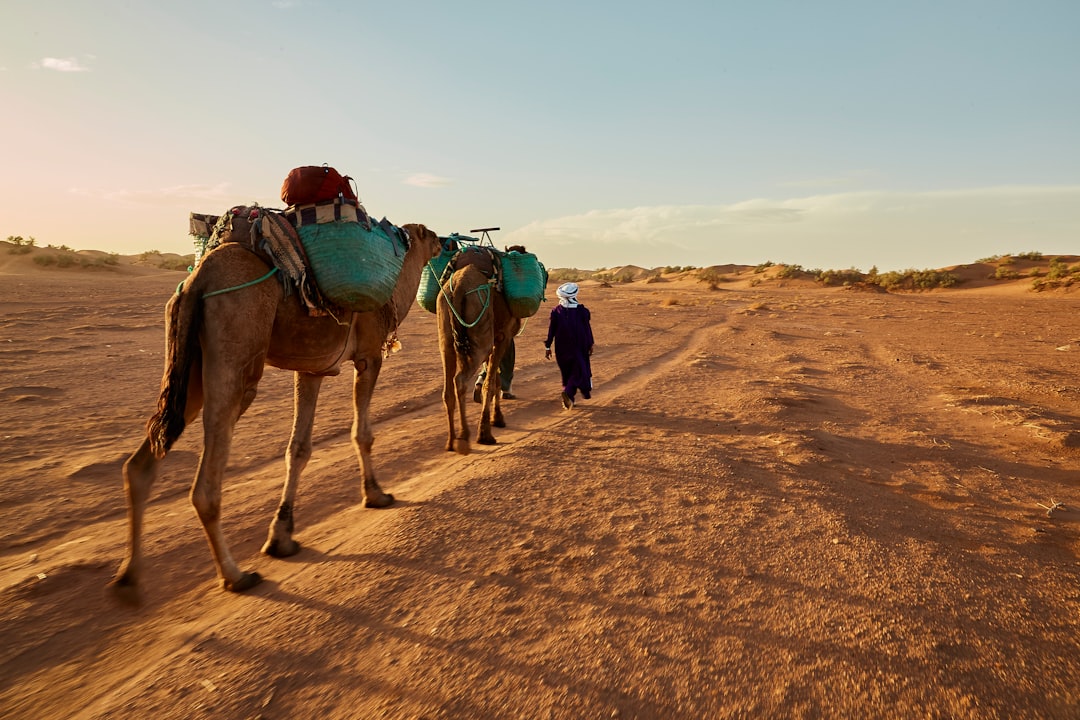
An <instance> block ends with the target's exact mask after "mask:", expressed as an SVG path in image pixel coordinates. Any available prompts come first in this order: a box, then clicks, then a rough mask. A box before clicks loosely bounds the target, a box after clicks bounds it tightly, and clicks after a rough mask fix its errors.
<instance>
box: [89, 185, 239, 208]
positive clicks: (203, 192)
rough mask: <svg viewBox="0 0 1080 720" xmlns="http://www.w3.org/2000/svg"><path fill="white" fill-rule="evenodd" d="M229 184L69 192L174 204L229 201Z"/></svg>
mask: <svg viewBox="0 0 1080 720" xmlns="http://www.w3.org/2000/svg"><path fill="white" fill-rule="evenodd" d="M229 187H230V186H229V184H228V183H219V184H217V185H198V184H190V185H174V186H172V187H163V188H153V189H149V190H127V189H119V190H106V189H101V188H71V189H70V190H69V192H70V193H71V194H73V195H79V196H81V197H89V198H94V199H97V200H104V201H110V202H126V203H135V204H139V205H174V204H176V203H177V202H178V201H184V202H186V201H188V200H199V201H201V200H209V201H221V202H228V200H226V198H227V197H229Z"/></svg>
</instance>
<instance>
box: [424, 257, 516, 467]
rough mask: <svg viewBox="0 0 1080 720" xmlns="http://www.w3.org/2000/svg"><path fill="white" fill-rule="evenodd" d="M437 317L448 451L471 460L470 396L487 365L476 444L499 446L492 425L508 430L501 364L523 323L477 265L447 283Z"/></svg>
mask: <svg viewBox="0 0 1080 720" xmlns="http://www.w3.org/2000/svg"><path fill="white" fill-rule="evenodd" d="M436 315H437V316H438V324H439V351H440V353H441V354H442V361H443V405H444V406H445V408H446V420H447V426H448V428H449V434H448V438H447V441H446V449H447V450H450V451H456V452H458V453H459V454H461V455H468V454H469V451H470V445H469V426H468V418H467V416H466V412H465V410H466V407H467V403H466V393H467V391H469V389H470V388H471V387H472V384H473V383H472V378H473V377H475V376H476V372H477V371H478V370H479V369H480V365H481V363H483V362H485V360H486V362H487V374H486V376H485V378H484V386H483V393H482V397H483V404H482V405H481V409H480V425H479V429H478V430H477V437H476V441H477V442H478V443H480V444H481V445H494V444H495V443H496V440H495V436H494V435H492V433H491V426H492V425H494V426H495V427H499V428H501V427H506V421H505V419H504V418H503V414H502V408H501V403H500V398H499V395H500V393H499V363H500V362H501V361H502V357H503V354H504V353H505V352H506V349H507V347H509V345H510V341H511V340H512V339H513V338H514V336H515V335H517V333H518V331H519V330H520V329H521V319H520V318H516V317H514V316H513V315H512V314H511V312H510V307H509V305H507V302H506V298H505V296H504V295H503V294H502V292H501V291H499V290H497V289H496V288H495V284H494V282H493V281H492V280H491V279H490V278H489V276H488V275H487V274H485V273H484V272H483V271H481V270H480V269H479V267H478V266H477V265H473V264H469V265H465V266H464V267H461V268H459V269H457V270H454V272H453V274H451V275H450V277H449V278H448V279H447V280H446V282H445V283H443V289H442V292H441V293H439V299H438V306H437V308H436ZM470 394H471V393H470ZM455 406H456V410H457V412H458V413H459V415H460V424H461V430H460V432H456V431H455V422H454V412H455ZM492 412H494V416H495V417H494V421H492V417H491V416H492Z"/></svg>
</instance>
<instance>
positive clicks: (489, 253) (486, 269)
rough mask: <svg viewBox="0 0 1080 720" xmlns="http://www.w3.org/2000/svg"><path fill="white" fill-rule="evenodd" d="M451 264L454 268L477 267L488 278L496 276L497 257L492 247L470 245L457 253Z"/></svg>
mask: <svg viewBox="0 0 1080 720" xmlns="http://www.w3.org/2000/svg"><path fill="white" fill-rule="evenodd" d="M450 266H451V267H452V268H453V269H454V270H460V269H461V268H464V267H470V266H471V267H475V268H476V269H477V270H479V271H480V272H481V273H483V275H484V277H486V278H493V277H495V268H496V259H495V253H494V251H493V250H492V249H491V248H487V247H481V246H478V245H468V246H466V247H464V248H462V249H461V250H459V251H458V253H457V255H455V256H454V257H453V259H452V260H450Z"/></svg>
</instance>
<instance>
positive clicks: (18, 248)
mask: <svg viewBox="0 0 1080 720" xmlns="http://www.w3.org/2000/svg"><path fill="white" fill-rule="evenodd" d="M32 252H34V248H32V247H30V246H29V245H15V246H13V247H9V248H8V255H26V254H27V253H32Z"/></svg>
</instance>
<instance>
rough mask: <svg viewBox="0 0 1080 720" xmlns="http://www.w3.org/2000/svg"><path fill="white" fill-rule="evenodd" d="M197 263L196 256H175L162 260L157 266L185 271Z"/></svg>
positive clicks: (163, 268)
mask: <svg viewBox="0 0 1080 720" xmlns="http://www.w3.org/2000/svg"><path fill="white" fill-rule="evenodd" d="M194 264H195V256H194V255H191V256H187V257H181V258H174V259H170V260H161V261H160V262H159V263H158V264H157V266H158V267H159V268H161V269H162V270H182V271H184V272H186V271H188V270H190V269H191V267H192V265H194Z"/></svg>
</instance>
